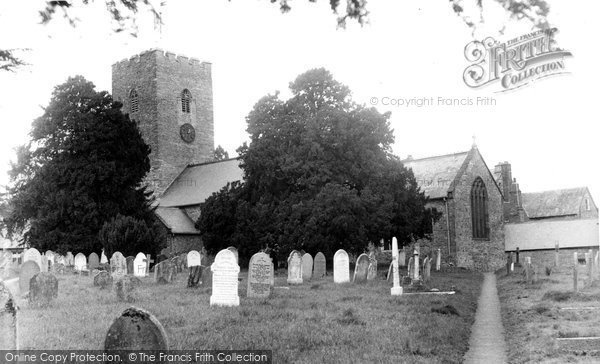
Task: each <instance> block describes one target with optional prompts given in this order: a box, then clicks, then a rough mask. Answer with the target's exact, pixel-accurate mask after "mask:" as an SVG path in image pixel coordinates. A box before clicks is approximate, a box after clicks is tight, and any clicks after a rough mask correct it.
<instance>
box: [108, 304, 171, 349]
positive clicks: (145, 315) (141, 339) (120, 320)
mask: <svg viewBox="0 0 600 364" xmlns="http://www.w3.org/2000/svg"><path fill="white" fill-rule="evenodd" d="M167 349H169V341H168V339H167V334H166V332H165V329H164V328H163V326H162V325H161V323H160V322H159V321H158V320H157V319H156V317H154V315H152V314H151V313H150V312H148V311H145V310H142V309H140V308H136V307H130V308H128V309H126V310H125V311H124V312H123V313H122V314H121V315H120V316H119V317H117V318H116V319H115V320H114V321H113V323H112V324H111V325H110V328H109V329H108V333H107V334H106V338H105V340H104V350H167Z"/></svg>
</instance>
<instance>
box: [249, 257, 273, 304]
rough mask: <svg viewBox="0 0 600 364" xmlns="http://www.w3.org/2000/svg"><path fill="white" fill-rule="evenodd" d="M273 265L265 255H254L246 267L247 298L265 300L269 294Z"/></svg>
mask: <svg viewBox="0 0 600 364" xmlns="http://www.w3.org/2000/svg"><path fill="white" fill-rule="evenodd" d="M272 275H273V263H272V262H271V258H270V257H269V255H268V254H266V253H256V254H254V255H253V256H252V258H250V264H249V265H248V290H247V295H248V297H258V298H267V297H269V295H270V294H271V277H272Z"/></svg>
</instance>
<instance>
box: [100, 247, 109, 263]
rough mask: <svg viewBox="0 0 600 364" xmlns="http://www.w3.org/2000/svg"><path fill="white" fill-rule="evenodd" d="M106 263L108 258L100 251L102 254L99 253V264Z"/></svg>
mask: <svg viewBox="0 0 600 364" xmlns="http://www.w3.org/2000/svg"><path fill="white" fill-rule="evenodd" d="M106 263H108V258H107V257H106V254H104V249H102V252H101V253H100V264H106Z"/></svg>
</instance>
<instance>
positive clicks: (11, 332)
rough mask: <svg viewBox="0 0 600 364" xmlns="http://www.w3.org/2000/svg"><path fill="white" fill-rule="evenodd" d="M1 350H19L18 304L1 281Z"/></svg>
mask: <svg viewBox="0 0 600 364" xmlns="http://www.w3.org/2000/svg"><path fill="white" fill-rule="evenodd" d="M0 349H2V350H16V349H17V304H16V302H15V300H14V299H13V296H12V294H11V293H10V291H9V290H8V288H6V286H5V285H4V283H2V282H1V281H0Z"/></svg>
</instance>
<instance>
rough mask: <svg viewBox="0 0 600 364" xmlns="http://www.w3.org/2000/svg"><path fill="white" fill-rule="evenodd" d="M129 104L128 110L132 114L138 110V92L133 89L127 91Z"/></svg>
mask: <svg viewBox="0 0 600 364" xmlns="http://www.w3.org/2000/svg"><path fill="white" fill-rule="evenodd" d="M129 105H130V108H129V109H130V112H131V113H132V114H133V113H134V112H138V111H140V100H139V96H138V93H137V91H136V90H135V89H132V90H131V92H130V93H129Z"/></svg>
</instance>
